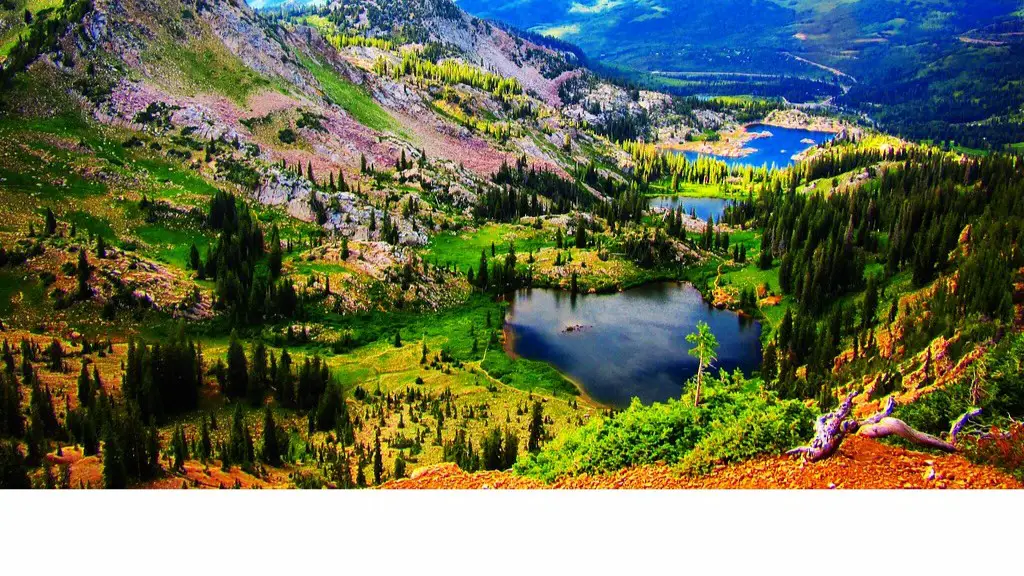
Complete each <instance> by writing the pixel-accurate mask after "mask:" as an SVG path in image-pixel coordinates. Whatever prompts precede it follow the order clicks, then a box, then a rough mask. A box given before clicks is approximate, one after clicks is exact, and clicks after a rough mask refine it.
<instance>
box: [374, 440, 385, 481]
mask: <svg viewBox="0 0 1024 576" xmlns="http://www.w3.org/2000/svg"><path fill="white" fill-rule="evenodd" d="M383 476H384V460H383V458H382V456H381V453H380V428H377V434H376V435H375V436H374V438H373V484H374V485H379V484H380V483H381V480H382V479H383Z"/></svg>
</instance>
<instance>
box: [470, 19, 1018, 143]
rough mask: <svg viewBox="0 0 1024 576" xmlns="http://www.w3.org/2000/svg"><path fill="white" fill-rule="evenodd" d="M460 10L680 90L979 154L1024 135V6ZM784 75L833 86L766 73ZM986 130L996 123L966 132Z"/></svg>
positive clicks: (665, 86)
mask: <svg viewBox="0 0 1024 576" xmlns="http://www.w3.org/2000/svg"><path fill="white" fill-rule="evenodd" d="M460 6H462V7H463V8H465V9H466V10H468V11H469V12H471V13H473V14H477V15H479V16H481V17H486V18H494V19H498V20H502V21H506V22H509V23H511V24H513V25H515V26H518V27H521V28H526V29H529V30H533V31H536V32H539V33H542V34H548V35H552V36H556V37H558V38H562V39H564V40H567V41H570V42H573V43H576V44H578V45H579V46H581V47H582V48H583V50H584V51H585V52H586V53H587V55H588V56H590V57H591V58H592V59H593V60H595V61H598V62H600V63H603V64H604V65H607V66H609V67H612V68H613V69H614V70H615V71H616V72H617V73H620V74H622V75H624V76H626V77H630V78H633V79H635V80H637V81H643V82H645V83H648V84H651V85H654V86H659V87H662V88H665V89H670V90H672V91H674V92H676V93H683V94H706V93H712V94H713V93H718V94H757V95H763V96H785V97H788V98H790V99H798V100H799V99H806V98H811V99H821V98H824V97H827V96H836V97H838V98H837V103H840V104H844V105H846V106H849V107H851V108H853V109H856V110H857V111H859V112H863V113H867V114H870V115H871V116H872V117H874V118H875V119H876V120H879V121H880V122H882V123H883V124H884V125H885V126H886V127H887V128H888V129H890V130H893V131H897V132H900V133H905V134H907V135H908V136H911V137H917V138H934V139H953V140H957V141H961V142H964V141H969V142H970V143H972V144H974V145H977V146H982V145H983V144H985V143H987V145H997V146H998V145H1003V144H1007V143H1013V142H1016V141H1018V140H1019V138H1016V137H1014V136H1013V135H1011V134H1008V132H1009V129H1008V127H1007V126H1006V123H1007V122H1009V123H1012V124H1017V123H1018V122H1019V121H1020V114H1021V112H1022V106H1024V94H1022V92H1021V91H1020V90H1018V89H1015V88H1014V86H1016V83H1017V82H1019V81H1020V80H1021V78H1022V72H1021V71H1020V68H1019V66H1018V65H1017V63H1019V62H1020V61H1021V59H1022V56H1024V46H1022V43H1024V42H1022V40H1021V38H1022V37H1021V35H1020V34H1019V32H1020V31H1021V29H1022V27H1024V21H1022V12H1020V2H1018V1H1017V0H994V1H992V2H982V3H979V2H973V1H970V0H948V1H947V0H921V1H914V2H910V1H896V0H853V1H843V2H834V1H815V0H724V1H718V2H705V1H699V0H596V1H592V2H576V1H572V0H553V1H543V2H542V1H538V0H516V1H512V2H491V1H489V0H488V1H484V0H461V1H460ZM639 72H646V73H648V74H647V75H644V74H640V73H639ZM738 74H744V75H747V76H741V75H738ZM652 75H653V76H652ZM777 76H784V77H800V78H809V79H816V80H822V81H825V82H824V83H823V84H822V83H819V84H807V83H802V84H797V85H793V83H792V82H782V81H778V80H776V81H769V80H767V79H766V78H765V77H777ZM836 84H838V85H842V86H844V89H843V90H844V91H847V90H848V91H849V92H848V93H846V94H845V95H843V94H842V92H840V91H838V90H837V89H836V88H835V85H836ZM976 122H986V123H987V124H989V125H988V126H985V125H982V126H965V125H966V124H970V123H976Z"/></svg>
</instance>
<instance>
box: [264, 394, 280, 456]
mask: <svg viewBox="0 0 1024 576" xmlns="http://www.w3.org/2000/svg"><path fill="white" fill-rule="evenodd" d="M263 461H264V462H266V463H267V464H270V465H271V466H280V465H281V446H280V445H279V444H278V437H277V424H275V423H274V413H273V412H272V411H271V410H270V406H267V407H265V408H264V410H263Z"/></svg>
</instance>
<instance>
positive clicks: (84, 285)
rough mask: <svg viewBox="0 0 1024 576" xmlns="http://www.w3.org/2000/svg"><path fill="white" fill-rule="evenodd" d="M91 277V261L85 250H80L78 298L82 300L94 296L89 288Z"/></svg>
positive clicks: (77, 276)
mask: <svg viewBox="0 0 1024 576" xmlns="http://www.w3.org/2000/svg"><path fill="white" fill-rule="evenodd" d="M90 276H92V270H91V269H90V267H89V259H88V258H86V256H85V250H79V251H78V266H77V267H76V278H77V279H78V297H79V298H81V299H82V300H85V299H87V298H89V296H91V295H92V289H90V288H89V277H90Z"/></svg>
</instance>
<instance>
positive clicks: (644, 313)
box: [505, 282, 761, 408]
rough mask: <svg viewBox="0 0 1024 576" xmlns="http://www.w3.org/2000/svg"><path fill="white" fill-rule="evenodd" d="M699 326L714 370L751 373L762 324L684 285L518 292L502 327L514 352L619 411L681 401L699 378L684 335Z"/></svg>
mask: <svg viewBox="0 0 1024 576" xmlns="http://www.w3.org/2000/svg"><path fill="white" fill-rule="evenodd" d="M702 320H703V321H704V322H707V323H708V325H709V326H710V327H711V331H712V332H714V334H715V336H716V337H717V338H718V342H719V348H718V361H717V362H716V363H715V365H714V369H718V368H721V369H723V370H728V371H732V370H734V369H736V368H741V369H742V370H743V371H744V372H745V373H747V374H749V373H750V372H752V371H754V370H757V369H758V368H759V367H760V365H761V340H760V336H761V325H760V324H759V323H757V322H755V321H752V320H749V319H746V318H743V317H741V316H739V315H738V314H736V313H735V312H730V311H727V310H718V309H716V308H713V307H712V306H710V305H709V304H708V303H707V302H705V301H704V298H703V297H702V296H701V294H700V292H698V291H697V290H696V289H695V288H694V287H693V286H691V285H689V284H680V283H675V282H665V283H656V284H647V285H644V286H641V287H638V288H633V289H630V290H626V291H625V292H619V293H617V294H583V295H579V296H577V297H575V298H574V297H572V296H571V295H570V294H569V293H568V292H565V291H562V290H549V289H540V288H534V289H529V290H521V291H519V292H518V293H517V294H516V296H515V298H514V299H513V301H512V305H511V306H510V307H509V310H508V315H507V318H506V324H505V326H506V329H507V330H508V331H509V336H510V338H509V345H510V346H511V348H512V351H513V352H514V353H516V354H518V355H520V356H522V357H524V358H529V359H531V360H540V361H544V362H548V363H550V364H551V365H553V366H554V367H555V368H557V369H558V370H559V371H561V372H562V373H564V374H566V375H568V376H569V377H571V378H572V379H573V380H574V381H575V382H577V383H578V384H579V385H580V386H581V387H582V388H583V390H584V391H585V392H586V393H587V394H588V395H589V396H590V397H591V398H593V399H594V400H596V401H597V402H600V403H601V404H604V405H607V406H615V407H620V408H621V407H625V406H628V405H629V402H630V400H631V399H632V398H633V397H637V398H639V399H640V401H641V402H643V403H645V404H649V403H651V402H663V401H665V400H668V399H669V398H679V397H680V396H681V395H682V393H683V384H684V383H685V382H686V381H687V380H688V379H689V378H691V377H692V376H694V375H695V374H696V373H697V360H696V359H695V358H694V357H693V356H690V355H689V354H687V351H688V350H689V349H690V344H689V343H688V342H686V336H687V334H690V333H692V332H694V331H695V330H696V329H697V322H699V321H702ZM570 327H572V328H573V329H572V330H567V329H568V328H570ZM577 327H578V328H577Z"/></svg>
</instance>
